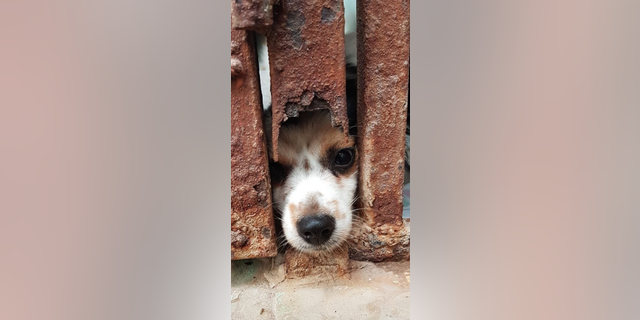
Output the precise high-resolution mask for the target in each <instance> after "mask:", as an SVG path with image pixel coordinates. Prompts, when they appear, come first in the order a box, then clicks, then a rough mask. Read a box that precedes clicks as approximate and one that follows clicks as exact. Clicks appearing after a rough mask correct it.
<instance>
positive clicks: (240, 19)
mask: <svg viewBox="0 0 640 320" xmlns="http://www.w3.org/2000/svg"><path fill="white" fill-rule="evenodd" d="M275 2H276V0H232V1H231V23H232V28H235V29H244V30H257V31H263V30H265V28H267V27H269V26H270V25H271V24H272V23H273V4H274V3H275Z"/></svg>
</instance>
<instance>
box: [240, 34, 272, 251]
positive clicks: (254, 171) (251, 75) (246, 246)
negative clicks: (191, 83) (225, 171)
mask: <svg viewBox="0 0 640 320" xmlns="http://www.w3.org/2000/svg"><path fill="white" fill-rule="evenodd" d="M271 201H272V200H271V184H270V181H269V162H268V159H267V147H266V139H265V135H264V130H263V128H262V104H261V96H260V82H259V80H258V67H257V59H256V51H255V48H254V41H253V37H252V33H251V32H248V31H245V30H234V29H232V30H231V259H232V260H237V259H250V258H263V257H273V256H275V255H276V254H277V250H276V237H275V228H274V219H273V212H272V207H271Z"/></svg>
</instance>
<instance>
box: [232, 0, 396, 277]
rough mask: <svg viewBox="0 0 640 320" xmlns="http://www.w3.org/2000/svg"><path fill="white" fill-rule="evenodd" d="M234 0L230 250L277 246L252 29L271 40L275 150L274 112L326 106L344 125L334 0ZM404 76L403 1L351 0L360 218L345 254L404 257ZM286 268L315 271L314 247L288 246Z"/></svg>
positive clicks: (261, 253) (265, 250) (340, 11)
mask: <svg viewBox="0 0 640 320" xmlns="http://www.w3.org/2000/svg"><path fill="white" fill-rule="evenodd" d="M275 2H276V1H275V0H233V1H232V30H231V35H232V37H231V38H232V41H231V57H232V59H231V74H232V80H231V81H232V119H231V121H232V138H231V142H232V143H231V169H232V182H231V188H232V199H231V206H232V208H231V209H232V214H231V220H232V221H231V229H232V243H231V258H232V259H233V260H236V259H247V258H257V257H270V256H275V255H276V242H275V234H274V230H275V229H274V226H273V223H274V221H273V213H272V209H271V201H272V200H271V187H270V181H269V176H268V159H267V153H266V146H265V138H264V130H263V128H262V121H261V98H260V86H259V79H258V68H257V61H256V50H255V47H254V42H253V36H252V33H253V32H260V33H263V34H266V36H267V41H268V47H269V60H270V75H271V95H272V110H273V111H272V112H273V124H272V131H273V141H272V143H273V147H274V154H273V157H274V160H276V161H277V157H278V156H277V139H278V133H279V128H280V125H281V124H282V122H284V121H286V119H288V118H290V117H296V116H298V113H299V112H301V111H311V110H318V109H328V110H330V111H331V114H332V120H333V124H334V125H335V126H342V128H343V129H344V132H345V135H346V134H347V131H348V119H347V112H346V94H345V57H344V8H343V3H342V0H279V1H277V3H275ZM408 81H409V1H408V0H406V1H387V0H359V1H358V139H357V140H358V142H357V143H358V148H359V153H360V154H361V155H362V157H361V158H360V173H359V179H360V181H359V191H358V192H359V196H360V199H361V200H362V202H361V204H360V205H361V206H362V208H363V210H362V211H363V218H364V221H365V222H366V223H365V225H364V226H362V228H361V229H360V230H358V232H359V233H358V234H357V235H356V236H355V237H354V243H353V245H351V246H350V249H349V251H348V255H347V253H346V252H344V253H343V254H342V255H340V254H338V253H337V254H336V256H335V257H333V261H329V264H331V263H332V264H333V265H334V266H335V270H334V271H338V272H339V273H343V272H346V270H347V268H346V266H347V263H348V259H349V258H351V259H357V260H370V261H385V260H403V259H409V230H408V227H407V226H406V225H405V222H404V220H403V219H402V204H403V203H402V187H403V174H404V145H405V135H404V134H405V125H406V115H407V112H406V111H407V110H406V109H407V102H408ZM286 259H287V273H288V274H290V275H300V276H301V275H305V274H309V273H313V269H314V265H319V264H322V265H324V270H325V271H326V266H327V265H328V264H327V261H318V260H317V258H316V257H310V256H304V255H299V254H296V255H293V254H287V255H286Z"/></svg>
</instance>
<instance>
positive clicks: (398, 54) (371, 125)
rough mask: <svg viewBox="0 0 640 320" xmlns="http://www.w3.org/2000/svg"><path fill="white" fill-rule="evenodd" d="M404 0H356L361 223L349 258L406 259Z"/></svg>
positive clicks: (406, 50)
mask: <svg viewBox="0 0 640 320" xmlns="http://www.w3.org/2000/svg"><path fill="white" fill-rule="evenodd" d="M408 83H409V0H402V1H387V0H360V1H358V136H359V137H358V149H359V150H358V151H359V153H360V155H361V160H360V174H359V179H360V180H359V188H360V199H361V204H362V206H363V218H364V220H365V225H364V226H363V228H362V230H361V232H360V234H359V235H358V236H356V239H355V244H354V245H353V246H352V247H351V248H350V250H349V253H350V256H351V258H352V259H356V260H369V261H384V260H403V259H409V230H408V227H407V226H405V223H404V221H403V219H402V204H403V203H402V187H403V185H402V184H403V178H404V147H405V128H406V119H407V118H406V117H407V101H408V100H407V94H408Z"/></svg>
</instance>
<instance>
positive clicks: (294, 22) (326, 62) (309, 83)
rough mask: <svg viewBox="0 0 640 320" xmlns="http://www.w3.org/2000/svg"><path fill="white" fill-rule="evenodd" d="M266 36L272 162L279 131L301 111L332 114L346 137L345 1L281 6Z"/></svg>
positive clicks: (296, 1) (296, 0)
mask: <svg viewBox="0 0 640 320" xmlns="http://www.w3.org/2000/svg"><path fill="white" fill-rule="evenodd" d="M273 14H274V16H273V19H274V21H273V25H272V27H271V29H270V31H269V33H268V36H267V43H268V46H269V61H270V69H271V96H272V112H273V125H272V132H273V138H272V139H273V140H272V143H273V158H274V160H275V161H278V136H279V132H280V125H281V124H282V122H283V121H286V120H287V119H288V118H289V117H297V116H298V113H299V112H300V111H312V110H319V109H329V110H330V111H331V114H332V122H333V124H334V125H335V126H338V125H340V126H342V128H343V129H344V132H345V137H346V135H347V133H348V126H349V122H348V119H347V110H346V97H345V96H346V94H345V82H346V80H345V60H344V8H343V4H342V0H314V1H311V0H281V1H280V2H279V3H278V4H276V5H274V7H273Z"/></svg>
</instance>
